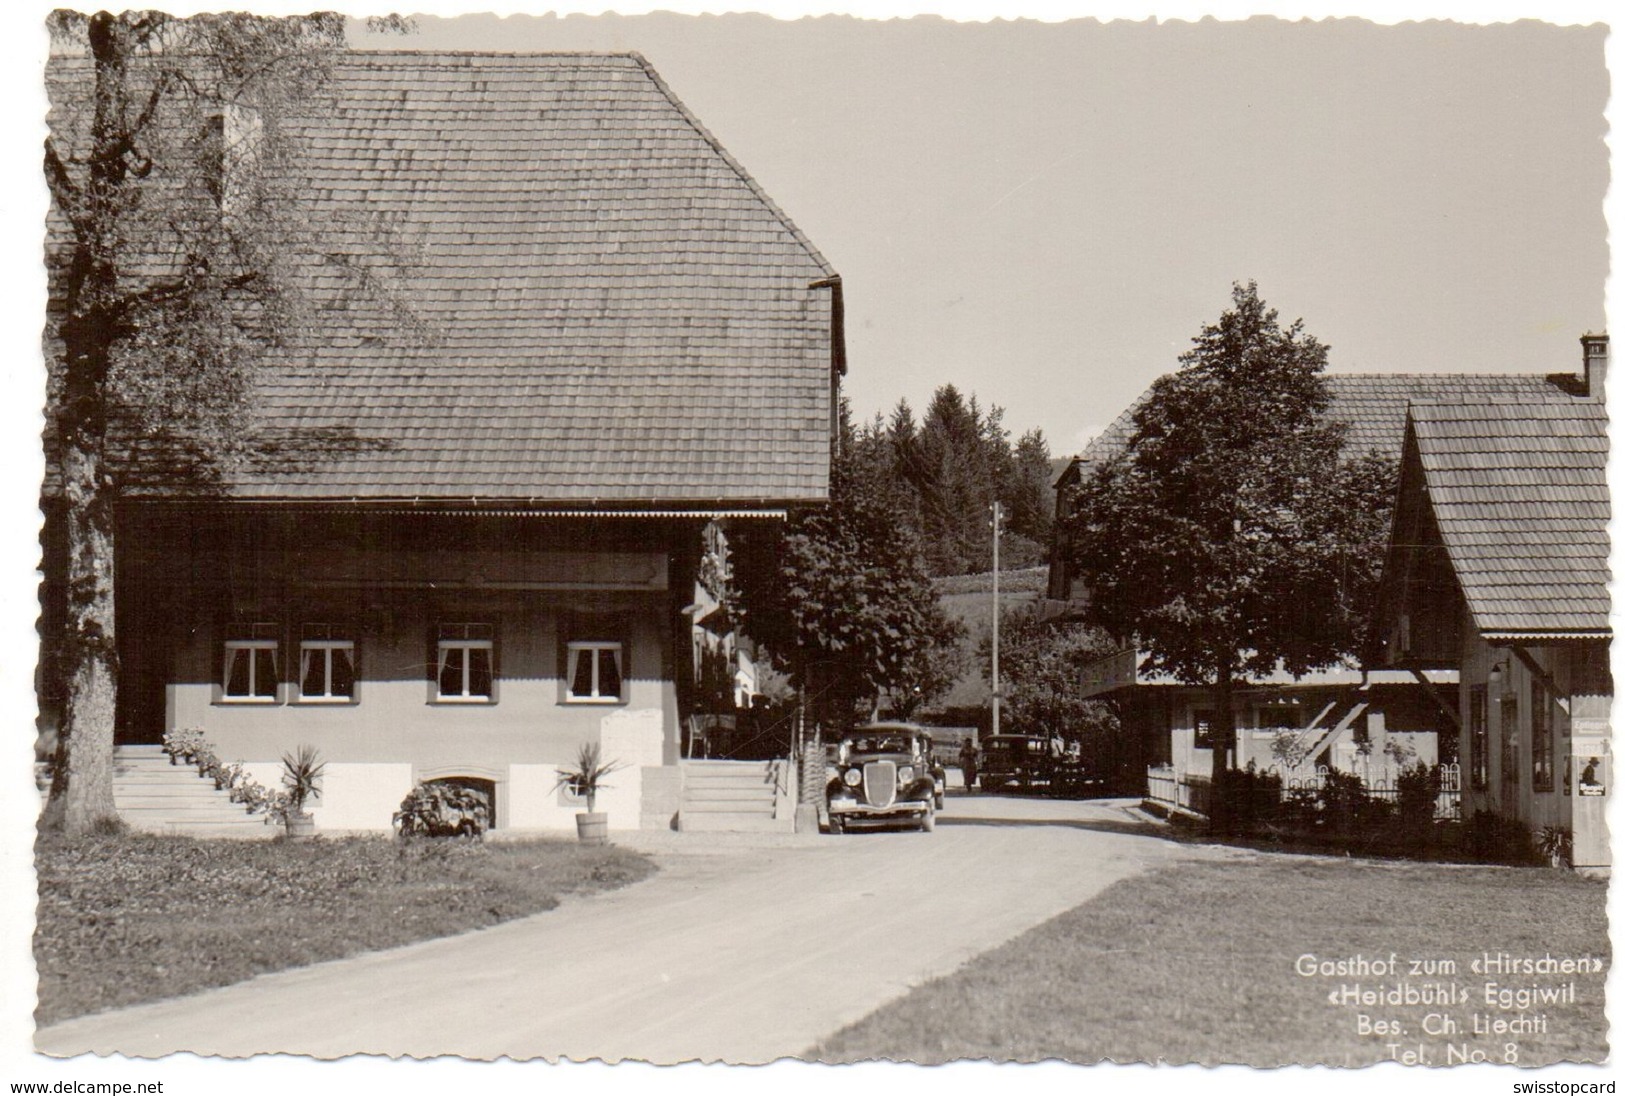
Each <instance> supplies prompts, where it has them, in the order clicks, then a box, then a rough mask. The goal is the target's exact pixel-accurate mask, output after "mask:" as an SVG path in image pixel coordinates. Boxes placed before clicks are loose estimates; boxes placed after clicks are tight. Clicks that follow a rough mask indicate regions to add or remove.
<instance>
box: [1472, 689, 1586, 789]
mask: <svg viewBox="0 0 1625 1096" xmlns="http://www.w3.org/2000/svg"><path fill="white" fill-rule="evenodd" d="M1529 699H1530V702H1531V708H1530V712H1529V746H1530V753H1531V755H1532V756H1531V757H1530V759H1529V769H1530V777H1531V779H1532V780H1533V781H1534V785H1533V786H1534V789H1535V791H1537V792H1549V791H1551V790H1552V789H1553V786H1554V783H1555V775H1556V762H1555V753H1556V751H1555V748H1554V745H1553V742H1552V723H1553V714H1552V703H1551V697H1550V696H1549V695H1548V694H1547V691H1546V689H1545V688H1544V687H1543V686H1542V685H1541V683H1540V682H1538V681H1532V682H1530V697H1529ZM1489 723H1490V721H1489V690H1488V688H1487V687H1486V686H1483V685H1474V686H1472V688H1471V689H1470V690H1469V692H1468V710H1467V732H1468V739H1469V741H1470V743H1471V753H1472V759H1471V760H1472V768H1471V776H1472V782H1473V787H1475V788H1478V789H1483V788H1487V787H1489V783H1490V726H1489ZM1517 728H1518V697H1517V694H1515V693H1507V694H1505V695H1504V696H1502V697H1501V783H1503V784H1509V785H1510V784H1516V783H1518V779H1519V777H1518V770H1519V757H1518V751H1519V739H1520V738H1521V736H1520V735H1519V734H1518V731H1517ZM1570 791H1571V787H1570V781H1569V779H1568V777H1567V775H1565V778H1564V781H1563V792H1564V794H1565V795H1567V794H1570Z"/></svg>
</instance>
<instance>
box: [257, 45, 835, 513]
mask: <svg viewBox="0 0 1625 1096" xmlns="http://www.w3.org/2000/svg"><path fill="white" fill-rule="evenodd" d="M332 99H333V105H332V106H331V108H330V109H326V110H324V111H323V112H322V113H321V114H320V115H318V116H315V117H312V118H310V119H308V120H305V121H303V122H301V123H300V124H299V126H298V132H297V136H298V137H299V139H300V140H301V141H302V143H303V145H304V148H305V150H306V152H305V156H306V164H307V166H308V173H309V174H308V185H307V188H306V193H307V195H308V198H309V200H310V201H311V202H312V203H313V204H314V205H315V206H317V207H326V208H349V209H354V210H356V211H357V212H360V213H364V214H365V215H367V216H371V217H376V218H380V219H381V220H382V221H384V222H387V223H390V224H392V225H393V226H394V227H395V230H396V232H397V233H398V235H399V236H400V237H401V238H403V239H408V240H411V241H413V242H414V244H415V245H416V247H417V251H416V253H415V255H414V267H413V271H412V272H411V273H410V275H409V277H408V279H407V284H406V286H405V291H404V294H403V295H404V297H405V298H406V301H407V303H408V305H409V306H410V308H411V309H412V311H413V313H414V314H415V318H416V319H417V320H418V321H419V322H420V323H421V324H422V326H423V328H424V329H425V331H426V332H427V333H428V335H429V339H428V340H427V342H426V343H424V344H423V345H416V346H414V345H410V343H409V341H407V340H399V339H391V338H389V337H388V336H389V334H390V333H389V332H388V331H369V330H367V329H366V324H365V322H362V323H361V324H360V326H357V324H356V322H355V317H354V316H353V315H351V316H349V317H346V320H345V322H344V324H343V326H340V325H339V324H338V323H337V322H335V325H334V327H333V329H332V330H330V331H322V332H320V333H319V337H318V338H316V339H314V340H311V342H312V343H313V345H314V349H311V348H306V349H305V350H303V351H302V352H301V355H300V356H299V357H297V358H293V357H290V358H289V360H286V361H279V362H278V363H276V366H275V368H273V369H270V370H268V371H267V373H268V376H267V378H266V379H265V380H264V381H263V382H262V389H261V393H260V406H261V409H262V420H261V422H262V427H263V429H264V430H265V432H266V433H267V435H268V436H270V437H272V438H280V437H288V438H313V439H331V444H326V445H324V446H322V451H321V453H320V459H310V460H291V461H287V462H277V461H274V460H273V461H259V462H253V463H252V464H251V466H250V467H247V468H246V469H242V470H239V471H237V472H235V473H234V474H233V478H232V482H231V483H230V484H229V485H228V487H229V493H230V494H232V495H233V496H235V497H239V498H261V499H288V500H332V499H339V498H343V499H351V498H358V499H374V500H378V499H402V498H406V499H455V500H466V499H471V498H474V499H480V500H493V501H504V500H506V501H528V502H531V503H536V504H540V503H557V504H566V505H577V504H588V503H594V502H596V503H601V504H607V505H611V506H615V505H622V506H648V505H653V504H655V503H710V504H716V503H732V504H736V505H738V504H750V503H754V504H760V503H764V502H774V503H788V502H800V501H816V500H821V499H823V498H824V497H826V495H827V493H828V464H829V432H830V422H831V410H832V409H831V400H832V396H833V382H832V376H831V372H832V368H834V363H836V362H838V361H839V356H838V348H832V306H833V304H834V302H833V301H832V291H831V288H830V286H829V283H828V281H827V280H828V279H831V278H833V277H834V272H833V271H832V270H831V268H830V266H829V264H828V263H827V262H826V261H825V260H824V258H823V257H822V256H821V255H820V254H819V253H818V251H817V250H816V249H815V248H814V247H813V246H812V244H811V243H810V242H808V240H807V239H806V238H805V237H804V236H803V235H802V234H801V232H800V231H799V230H798V229H797V228H796V227H795V225H794V224H793V223H792V222H791V221H790V220H789V218H788V217H786V216H785V215H784V213H783V212H782V211H781V210H779V209H778V208H777V207H776V206H775V205H774V204H773V202H772V201H771V200H770V199H769V198H768V197H767V196H766V195H765V194H764V193H763V192H762V190H761V188H760V187H759V186H758V185H757V184H756V183H755V182H754V181H753V180H752V179H751V177H750V176H749V175H748V174H747V173H746V172H745V171H744V169H743V168H742V167H741V166H740V165H739V164H738V163H737V162H735V161H734V160H733V158H732V157H731V156H729V155H728V153H727V152H726V151H725V150H724V149H723V148H722V147H721V145H720V144H719V143H718V142H717V140H716V139H715V138H714V137H713V136H712V135H711V134H710V133H709V132H708V131H707V130H706V129H705V128H704V127H703V126H702V125H701V124H700V123H699V121H698V120H697V119H695V118H694V117H693V115H692V114H690V113H689V111H688V110H687V109H686V108H685V107H684V106H683V104H682V103H681V102H680V101H679V100H678V99H677V98H676V96H674V95H673V94H672V93H671V91H670V90H669V89H668V88H667V87H666V85H665V84H664V83H663V82H662V81H661V79H660V78H659V76H658V75H657V74H656V73H655V72H654V70H653V69H652V68H650V66H649V65H648V64H647V63H646V62H645V61H644V60H643V58H641V57H640V56H638V55H636V54H620V55H601V54H529V55H496V54H466V53H438V52H431V53H353V54H349V55H346V56H345V57H344V58H343V59H342V60H341V61H340V62H339V63H338V65H337V71H336V73H335V76H334V83H333V89H332ZM816 282H823V283H824V284H823V285H822V286H818V287H815V286H814V284H813V283H816ZM337 287H338V283H337V281H336V280H335V281H334V282H333V283H332V284H331V285H327V284H323V283H322V282H320V281H318V283H317V291H318V294H319V293H321V292H328V293H336V292H338V288H337ZM832 350H833V351H834V353H832Z"/></svg>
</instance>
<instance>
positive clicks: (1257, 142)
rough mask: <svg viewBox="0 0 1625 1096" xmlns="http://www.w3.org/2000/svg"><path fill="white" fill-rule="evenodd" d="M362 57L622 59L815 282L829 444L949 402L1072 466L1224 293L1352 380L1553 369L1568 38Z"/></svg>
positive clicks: (1584, 282)
mask: <svg viewBox="0 0 1625 1096" xmlns="http://www.w3.org/2000/svg"><path fill="white" fill-rule="evenodd" d="M371 41H374V42H378V44H379V45H381V46H382V48H412V49H472V50H504V51H506V50H519V51H530V50H578V49H591V50H627V49H634V50H637V51H639V52H641V53H643V54H644V55H645V56H646V57H647V58H648V59H649V61H650V62H651V63H652V64H653V65H654V66H655V68H656V69H658V70H659V71H660V73H661V74H662V75H663V76H664V77H665V78H666V80H667V82H668V83H669V84H670V85H671V87H672V88H673V90H674V91H675V92H676V94H677V95H678V96H679V97H681V98H682V99H683V100H684V101H685V102H686V103H687V104H688V106H689V107H690V108H691V109H692V110H693V111H694V112H695V113H696V114H697V115H698V116H699V118H700V119H701V120H702V121H703V122H704V123H705V125H706V126H707V127H708V128H710V129H711V131H712V132H713V133H714V134H715V135H716V136H717V137H718V139H719V140H720V141H721V142H722V143H723V145H724V146H725V147H727V148H728V149H729V151H730V152H732V153H733V154H734V155H735V157H736V158H738V159H739V160H740V161H741V163H743V164H744V166H745V167H746V169H747V170H749V171H750V172H751V173H752V174H753V175H754V176H755V177H756V179H757V180H758V181H759V182H760V183H761V184H762V185H763V187H764V188H765V189H766V190H767V192H768V193H769V194H770V195H772V197H773V198H774V200H775V201H776V202H777V203H778V204H779V205H780V206H781V207H782V208H783V209H784V210H785V211H786V213H788V215H789V216H790V217H791V218H792V219H793V220H794V221H795V222H796V223H797V224H798V225H799V226H800V227H801V229H802V230H803V231H804V232H805V233H806V234H807V235H808V236H809V237H810V238H811V239H812V241H813V242H814V243H815V244H816V245H817V246H818V247H819V249H820V250H821V251H823V253H824V255H825V256H826V257H827V258H828V259H829V261H830V262H831V264H832V265H833V266H834V268H835V269H836V270H837V271H839V272H840V273H841V275H842V278H843V281H844V289H845V299H846V307H847V322H848V331H847V342H848V351H849V359H850V372H849V374H848V377H847V382H846V391H847V394H848V395H849V397H850V398H851V400H852V403H853V408H854V411H855V412H856V413H857V415H858V417H859V418H868V417H870V416H872V415H874V414H875V413H877V412H886V411H889V410H890V409H891V408H892V407H893V406H894V405H895V404H896V402H897V401H898V400H899V399H902V398H906V399H907V400H908V401H909V402H910V403H911V404H912V405H913V406H914V407H915V409H916V410H917V411H918V410H920V409H923V407H924V405H925V404H926V402H927V401H928V400H929V399H930V396H931V393H932V392H933V391H934V390H935V389H936V387H937V386H939V385H941V384H945V383H953V384H955V385H957V386H959V387H960V388H961V389H962V390H965V391H969V392H972V393H975V394H976V395H977V396H978V397H979V398H980V400H981V401H982V402H983V404H984V405H987V404H996V405H998V406H1001V407H1003V408H1004V409H1005V412H1006V415H1005V424H1006V425H1007V426H1008V427H1009V428H1010V429H1011V430H1012V432H1013V433H1014V434H1015V435H1019V434H1020V433H1021V432H1023V431H1026V430H1028V429H1031V428H1034V427H1037V428H1041V429H1042V430H1043V431H1044V434H1045V436H1046V437H1047V438H1048V439H1049V441H1050V444H1051V448H1052V450H1053V451H1054V452H1056V453H1057V454H1064V453H1070V452H1073V451H1075V450H1076V449H1077V447H1078V446H1080V445H1081V444H1082V443H1083V442H1084V441H1086V440H1087V438H1088V437H1089V436H1091V435H1092V434H1093V432H1095V431H1097V430H1098V429H1099V428H1100V427H1101V426H1103V425H1104V424H1105V423H1107V422H1109V421H1110V420H1111V419H1112V418H1114V417H1115V416H1116V415H1117V414H1118V412H1120V411H1121V410H1122V409H1123V408H1124V407H1125V406H1127V404H1128V403H1129V402H1130V401H1131V400H1132V399H1133V398H1134V396H1135V395H1137V394H1138V393H1139V392H1140V391H1142V390H1143V389H1144V388H1145V387H1146V386H1147V385H1148V384H1149V383H1150V381H1151V380H1152V379H1153V378H1154V377H1155V376H1157V375H1158V374H1159V373H1161V372H1164V371H1167V370H1169V369H1172V368H1175V367H1176V365H1177V358H1178V356H1179V354H1180V353H1181V352H1182V351H1183V350H1184V349H1185V348H1186V347H1188V346H1189V344H1190V341H1191V339H1192V337H1194V336H1195V335H1196V334H1197V333H1198V331H1199V330H1200V329H1201V326H1202V325H1203V324H1204V323H1208V322H1212V321H1213V320H1215V319H1217V318H1218V316H1219V314H1220V313H1221V312H1222V311H1223V310H1224V308H1225V307H1226V305H1227V303H1228V301H1229V292H1230V287H1231V284H1232V283H1233V282H1235V281H1247V280H1256V281H1257V282H1258V284H1259V289H1260V292H1261V294H1262V295H1263V297H1264V298H1265V300H1267V301H1269V302H1270V303H1271V304H1272V305H1274V306H1275V307H1277V308H1278V309H1279V310H1280V311H1281V314H1282V318H1283V319H1284V320H1288V321H1290V320H1291V319H1294V318H1298V317H1302V318H1303V320H1304V322H1305V325H1306V327H1307V329H1308V330H1309V331H1310V332H1311V333H1313V334H1315V335H1316V336H1317V337H1319V338H1320V339H1321V341H1323V342H1326V343H1328V344H1330V346H1331V368H1333V369H1334V370H1353V371H1378V370H1381V371H1405V372H1437V371H1463V370H1471V371H1487V372H1504V371H1539V372H1552V371H1556V370H1566V369H1573V368H1576V366H1577V363H1578V361H1579V353H1580V351H1579V344H1578V341H1577V340H1578V336H1579V335H1580V334H1582V333H1583V332H1586V331H1596V330H1601V329H1602V328H1603V327H1604V317H1603V283H1604V278H1605V276H1606V273H1607V261H1608V255H1607V249H1606V231H1605V224H1604V221H1603V214H1602V200H1603V194H1604V191H1605V189H1606V186H1607V179H1608V161H1607V149H1606V146H1605V144H1604V140H1603V137H1604V133H1605V126H1604V118H1603V108H1604V105H1605V103H1606V99H1607V94H1608V79H1607V73H1606V70H1605V68H1604V64H1603V41H1604V31H1603V29H1602V28H1601V27H1600V26H1592V27H1578V28H1575V27H1571V28H1560V27H1554V26H1549V25H1541V24H1537V23H1533V22H1523V23H1518V24H1515V25H1511V26H1491V27H1475V26H1464V25H1449V24H1444V23H1431V24H1417V23H1412V24H1407V25H1402V26H1380V25H1376V24H1373V23H1369V22H1363V21H1357V20H1338V21H1334V22H1326V23H1319V24H1310V23H1289V22H1285V21H1281V20H1275V19H1254V20H1250V21H1247V22H1241V23H1229V24H1220V23H1215V22H1211V21H1209V22H1206V23H1188V22H1187V23H1164V24H1161V25H1154V24H1152V23H1150V22H1126V21H1119V22H1108V23H1101V22H1098V21H1095V20H1092V19H1088V20H1074V21H1071V22H1067V23H1061V24H1052V23H1049V24H1047V23H1038V22H1032V21H1026V22H1020V23H1012V22H997V23H981V24H960V23H952V22H948V21H945V20H942V19H934V18H925V19H916V20H912V21H891V22H875V21H864V20H859V19H854V18H850V17H839V16H827V17H824V18H820V19H817V20H813V21H810V22H800V23H792V22H787V21H783V20H777V19H773V18H770V17H768V16H765V15H755V16H750V15H736V16H727V17H720V18H719V17H714V16H712V17H695V16H678V15H672V14H659V15H650V16H634V17H621V16H605V17H596V18H594V17H587V16H571V17H566V18H557V17H540V18H538V17H529V16H510V17H507V18H498V17H494V16H489V15H486V16H467V17H463V18H461V19H442V18H433V17H420V18H419V20H418V32H417V33H416V34H415V35H414V36H412V37H410V38H405V39H402V38H395V37H390V38H384V39H381V40H380V39H378V38H377V37H376V36H374V37H373V38H372V39H371Z"/></svg>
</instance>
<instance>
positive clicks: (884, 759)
mask: <svg viewBox="0 0 1625 1096" xmlns="http://www.w3.org/2000/svg"><path fill="white" fill-rule="evenodd" d="M940 768H941V766H940V765H936V764H935V761H934V759H933V758H932V756H931V739H930V736H929V735H927V734H925V732H923V731H922V730H920V728H918V727H916V726H914V725H913V724H909V723H875V724H870V725H868V726H865V727H858V728H855V729H854V730H853V731H852V733H851V734H849V735H847V736H846V737H845V738H843V739H842V740H841V742H840V744H839V745H838V746H837V747H836V749H835V759H834V761H833V762H832V763H831V764H830V765H829V769H828V783H827V784H826V785H825V786H824V793H825V796H826V798H827V801H828V804H829V828H830V832H831V833H845V832H846V831H847V830H848V829H850V828H854V827H862V826H881V825H893V824H897V823H904V824H912V825H916V826H918V827H919V828H920V829H921V830H924V831H925V832H927V833H929V832H930V831H932V830H934V829H936V825H937V803H938V799H937V796H938V793H939V790H940V788H941V784H940V783H939V779H940V778H939V776H938V775H937V774H936V772H934V771H933V769H937V770H940Z"/></svg>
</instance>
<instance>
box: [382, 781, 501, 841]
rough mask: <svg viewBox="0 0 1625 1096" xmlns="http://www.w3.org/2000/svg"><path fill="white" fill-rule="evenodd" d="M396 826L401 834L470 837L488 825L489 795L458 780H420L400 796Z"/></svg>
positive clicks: (489, 811) (410, 835) (479, 834)
mask: <svg viewBox="0 0 1625 1096" xmlns="http://www.w3.org/2000/svg"><path fill="white" fill-rule="evenodd" d="M394 821H395V828H396V829H398V830H399V831H400V834H401V836H402V837H471V838H474V839H476V840H477V839H479V838H481V837H483V836H485V831H486V830H488V829H490V828H491V797H490V796H489V795H487V794H486V793H485V792H484V791H483V790H482V789H480V788H475V787H471V786H469V785H468V784H465V783H463V782H461V781H457V780H430V781H428V782H427V783H419V784H418V785H416V786H415V787H414V788H413V789H412V790H411V791H409V792H407V793H406V798H405V799H403V800H401V809H400V810H398V811H396V812H395V816H394Z"/></svg>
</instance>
